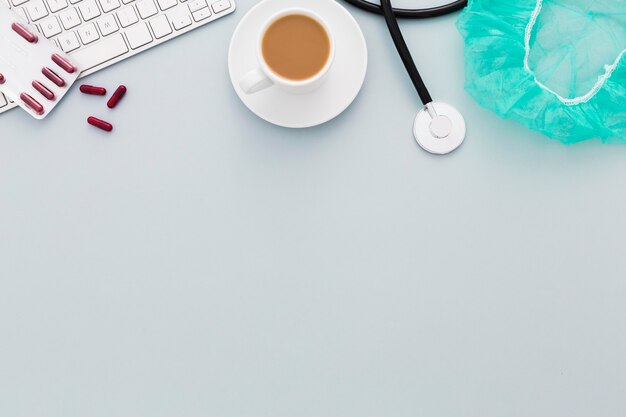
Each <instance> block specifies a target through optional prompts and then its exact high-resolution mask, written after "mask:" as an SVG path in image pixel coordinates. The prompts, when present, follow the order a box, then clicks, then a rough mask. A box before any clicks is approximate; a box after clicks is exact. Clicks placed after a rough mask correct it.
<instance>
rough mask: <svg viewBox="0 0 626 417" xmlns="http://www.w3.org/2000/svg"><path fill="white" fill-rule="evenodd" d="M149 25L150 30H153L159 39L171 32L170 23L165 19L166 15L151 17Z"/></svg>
mask: <svg viewBox="0 0 626 417" xmlns="http://www.w3.org/2000/svg"><path fill="white" fill-rule="evenodd" d="M150 27H151V28H152V32H154V36H155V37H156V38H157V39H161V38H162V37H164V36H167V35H169V34H170V33H172V28H171V26H170V23H169V22H168V21H167V17H165V15H163V14H162V15H161V16H158V17H155V18H154V19H152V20H151V21H150Z"/></svg>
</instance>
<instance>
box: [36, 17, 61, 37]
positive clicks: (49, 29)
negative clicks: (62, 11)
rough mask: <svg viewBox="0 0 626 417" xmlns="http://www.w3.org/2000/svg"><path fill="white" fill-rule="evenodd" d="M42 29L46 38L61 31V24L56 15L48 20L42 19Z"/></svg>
mask: <svg viewBox="0 0 626 417" xmlns="http://www.w3.org/2000/svg"><path fill="white" fill-rule="evenodd" d="M41 30H42V32H43V35H44V36H45V37H46V38H51V37H53V36H55V35H58V34H59V33H61V31H62V29H61V25H60V24H59V19H57V18H56V16H50V17H49V18H47V19H46V20H42V21H41Z"/></svg>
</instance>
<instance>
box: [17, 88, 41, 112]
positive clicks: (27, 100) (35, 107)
mask: <svg viewBox="0 0 626 417" xmlns="http://www.w3.org/2000/svg"><path fill="white" fill-rule="evenodd" d="M20 98H21V99H22V101H23V102H24V104H26V106H28V107H29V108H30V109H31V110H32V111H34V112H35V113H37V114H39V115H42V114H44V113H45V111H44V108H43V106H42V105H41V103H39V102H38V101H37V100H35V99H34V98H32V97H31V96H29V95H28V94H26V93H22V94H20Z"/></svg>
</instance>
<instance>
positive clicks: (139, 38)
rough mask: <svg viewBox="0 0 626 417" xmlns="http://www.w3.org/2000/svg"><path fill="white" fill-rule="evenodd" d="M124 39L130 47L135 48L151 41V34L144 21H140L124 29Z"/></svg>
mask: <svg viewBox="0 0 626 417" xmlns="http://www.w3.org/2000/svg"><path fill="white" fill-rule="evenodd" d="M126 39H128V43H129V44H130V47H131V49H137V48H140V47H142V46H144V45H147V44H149V43H150V42H152V35H150V30H148V26H146V24H145V23H140V24H138V25H135V26H133V27H131V28H129V29H127V30H126Z"/></svg>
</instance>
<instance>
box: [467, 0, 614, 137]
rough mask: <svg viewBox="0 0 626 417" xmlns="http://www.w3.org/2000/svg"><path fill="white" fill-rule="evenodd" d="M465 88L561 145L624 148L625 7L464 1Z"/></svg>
mask: <svg viewBox="0 0 626 417" xmlns="http://www.w3.org/2000/svg"><path fill="white" fill-rule="evenodd" d="M457 25H458V27H459V30H460V31H461V34H462V35H463V36H464V38H465V62H466V64H465V65H466V82H465V84H466V88H467V91H468V92H469V94H470V95H471V96H472V97H473V98H474V99H475V100H476V101H477V102H478V103H480V104H481V105H482V106H484V107H486V108H488V109H490V110H492V111H494V112H496V113H497V114H499V115H501V116H503V117H505V118H510V119H513V120H515V121H517V122H519V123H521V124H523V125H525V126H527V127H529V128H530V129H533V130H536V131H538V132H541V133H543V134H545V135H546V136H549V137H551V138H554V139H558V140H560V141H561V142H564V143H574V142H580V141H583V140H586V139H593V138H599V139H602V140H603V141H604V142H621V143H626V0H470V2H469V5H468V7H467V8H466V9H465V11H464V12H463V14H462V15H461V17H460V19H459V21H458V24H457Z"/></svg>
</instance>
